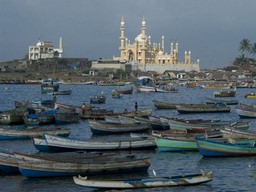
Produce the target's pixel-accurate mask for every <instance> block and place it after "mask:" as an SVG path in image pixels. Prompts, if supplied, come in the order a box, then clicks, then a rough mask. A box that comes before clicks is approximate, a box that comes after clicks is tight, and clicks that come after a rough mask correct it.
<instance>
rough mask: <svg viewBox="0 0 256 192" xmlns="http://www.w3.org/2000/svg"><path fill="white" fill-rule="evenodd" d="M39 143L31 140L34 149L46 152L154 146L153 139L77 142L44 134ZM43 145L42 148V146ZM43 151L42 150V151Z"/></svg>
mask: <svg viewBox="0 0 256 192" xmlns="http://www.w3.org/2000/svg"><path fill="white" fill-rule="evenodd" d="M42 140H45V141H40V140H39V139H38V138H36V139H35V140H34V139H33V143H34V146H35V148H37V149H39V150H41V151H46V152H60V151H74V150H86V151H89V150H94V151H104V150H130V149H145V148H155V147H156V144H155V141H154V139H153V138H146V139H143V138H124V139H114V140H109V141H108V140H92V139H89V140H77V139H69V138H64V137H58V136H54V135H49V134H45V135H44V138H43V139H42ZM42 145H43V146H42ZM42 149H43V150H42Z"/></svg>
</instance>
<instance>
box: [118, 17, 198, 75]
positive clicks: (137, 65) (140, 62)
mask: <svg viewBox="0 0 256 192" xmlns="http://www.w3.org/2000/svg"><path fill="white" fill-rule="evenodd" d="M120 32H121V34H120V47H119V50H120V57H113V59H114V60H119V61H120V62H126V63H132V64H133V68H134V69H139V70H141V71H156V72H157V73H164V72H165V71H167V70H173V71H182V70H183V71H200V67H199V59H197V60H196V62H194V63H193V62H192V61H191V58H192V56H191V51H185V54H184V58H185V59H184V62H180V61H179V44H178V42H175V43H173V42H171V44H170V50H169V51H168V52H165V51H167V50H166V49H165V41H164V36H162V42H161V43H152V42H151V37H150V36H147V35H146V21H145V19H144V18H143V20H142V24H141V33H140V34H139V35H138V36H137V37H136V38H135V41H134V42H133V43H132V42H131V41H130V40H129V39H128V38H127V37H125V21H124V18H123V17H122V20H121V26H120Z"/></svg>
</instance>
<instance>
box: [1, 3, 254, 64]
mask: <svg viewBox="0 0 256 192" xmlns="http://www.w3.org/2000/svg"><path fill="white" fill-rule="evenodd" d="M255 9H256V1H255V0H74V1H72V0H0V61H8V60H13V59H21V58H24V56H25V54H26V53H27V52H28V46H29V45H35V44H36V43H37V41H38V40H39V39H40V40H42V41H51V42H52V43H53V45H54V47H57V46H58V42H59V37H60V36H61V37H62V38H63V45H64V57H88V58H89V59H98V58H100V57H101V58H104V59H111V58H112V57H113V55H115V56H119V54H120V53H119V49H118V48H119V46H120V40H119V36H120V22H121V18H122V16H124V18H125V28H126V31H125V36H126V37H128V38H129V39H130V40H131V42H134V39H135V37H136V36H137V35H139V34H140V27H141V21H142V18H143V16H144V17H145V19H146V25H147V31H146V34H147V35H150V36H151V42H156V43H160V42H161V37H162V36H164V37H165V52H169V47H170V43H171V41H172V40H173V41H176V40H177V41H178V42H179V47H180V54H179V60H180V61H184V51H186V50H191V52H192V60H193V61H195V60H196V58H199V59H200V63H201V67H200V68H201V69H216V68H222V67H225V66H228V65H231V63H232V61H233V60H234V59H235V57H236V56H238V55H240V52H239V43H240V41H241V40H242V39H244V38H247V39H249V40H250V41H251V42H253V43H254V42H256V25H255V18H256V17H255V16H256V10H255Z"/></svg>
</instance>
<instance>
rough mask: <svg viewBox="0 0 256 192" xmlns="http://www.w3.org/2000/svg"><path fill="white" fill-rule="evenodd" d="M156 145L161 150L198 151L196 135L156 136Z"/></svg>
mask: <svg viewBox="0 0 256 192" xmlns="http://www.w3.org/2000/svg"><path fill="white" fill-rule="evenodd" d="M155 141H156V145H157V148H158V150H159V151H161V152H168V151H170V152H171V151H173V152H178V151H197V150H198V148H197V145H196V140H195V139H194V137H186V136H168V137H164V136H162V137H155Z"/></svg>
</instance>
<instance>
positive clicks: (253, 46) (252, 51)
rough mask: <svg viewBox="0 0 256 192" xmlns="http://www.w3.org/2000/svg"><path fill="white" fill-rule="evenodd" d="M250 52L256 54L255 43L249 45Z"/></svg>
mask: <svg viewBox="0 0 256 192" xmlns="http://www.w3.org/2000/svg"><path fill="white" fill-rule="evenodd" d="M251 54H253V55H255V54H256V43H254V44H252V46H251Z"/></svg>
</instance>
